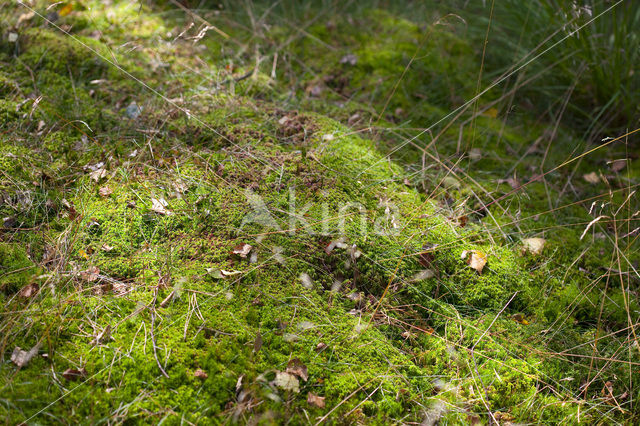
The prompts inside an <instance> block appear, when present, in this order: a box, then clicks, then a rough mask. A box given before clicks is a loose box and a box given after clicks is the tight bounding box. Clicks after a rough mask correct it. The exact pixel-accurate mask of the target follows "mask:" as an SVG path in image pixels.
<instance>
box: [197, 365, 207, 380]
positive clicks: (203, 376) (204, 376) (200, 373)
mask: <svg viewBox="0 0 640 426" xmlns="http://www.w3.org/2000/svg"><path fill="white" fill-rule="evenodd" d="M193 377H195V378H196V379H200V380H206V379H207V378H208V377H209V375H208V374H207V372H206V371H204V370H203V369H202V368H198V369H197V370H196V371H194V372H193Z"/></svg>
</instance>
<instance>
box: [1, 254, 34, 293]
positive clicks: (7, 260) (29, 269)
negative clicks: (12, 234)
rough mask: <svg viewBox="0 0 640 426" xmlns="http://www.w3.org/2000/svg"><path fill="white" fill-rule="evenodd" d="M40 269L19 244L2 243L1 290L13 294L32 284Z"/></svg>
mask: <svg viewBox="0 0 640 426" xmlns="http://www.w3.org/2000/svg"><path fill="white" fill-rule="evenodd" d="M39 273H40V269H39V268H38V267H37V265H36V264H34V263H33V261H32V260H31V259H29V257H28V256H27V253H26V252H25V250H24V249H23V248H22V247H20V246H19V245H17V244H11V243H4V242H0V289H2V292H3V293H5V294H13V293H15V292H17V291H18V290H20V289H22V288H23V287H25V286H27V285H28V284H31V283H32V282H33V280H34V278H35V277H36V276H37V275H38V274H39Z"/></svg>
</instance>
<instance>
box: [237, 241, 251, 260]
mask: <svg viewBox="0 0 640 426" xmlns="http://www.w3.org/2000/svg"><path fill="white" fill-rule="evenodd" d="M252 248H253V247H252V246H251V245H249V244H246V243H245V244H240V245H239V246H237V247H236V248H234V249H233V254H237V255H238V256H240V257H243V258H244V257H247V255H248V254H249V252H250V251H251V249H252Z"/></svg>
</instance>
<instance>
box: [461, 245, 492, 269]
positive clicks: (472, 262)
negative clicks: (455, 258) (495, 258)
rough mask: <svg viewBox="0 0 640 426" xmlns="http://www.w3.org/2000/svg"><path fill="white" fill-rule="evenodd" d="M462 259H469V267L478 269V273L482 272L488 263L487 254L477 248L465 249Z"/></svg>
mask: <svg viewBox="0 0 640 426" xmlns="http://www.w3.org/2000/svg"><path fill="white" fill-rule="evenodd" d="M461 257H462V259H467V263H468V264H469V267H471V268H473V269H475V270H476V271H478V274H482V269H483V268H484V265H486V264H487V255H486V254H484V253H482V252H481V251H477V250H465V251H463V252H462V256H461Z"/></svg>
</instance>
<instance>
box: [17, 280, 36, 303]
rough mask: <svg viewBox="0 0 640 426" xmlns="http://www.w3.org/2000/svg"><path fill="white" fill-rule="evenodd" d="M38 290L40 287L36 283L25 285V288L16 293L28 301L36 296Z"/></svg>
mask: <svg viewBox="0 0 640 426" xmlns="http://www.w3.org/2000/svg"><path fill="white" fill-rule="evenodd" d="M38 290H40V286H39V285H38V283H31V284H27V285H26V286H24V287H22V289H20V291H19V292H18V296H20V297H22V298H24V299H30V298H32V297H33V296H35V295H36V294H38Z"/></svg>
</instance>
